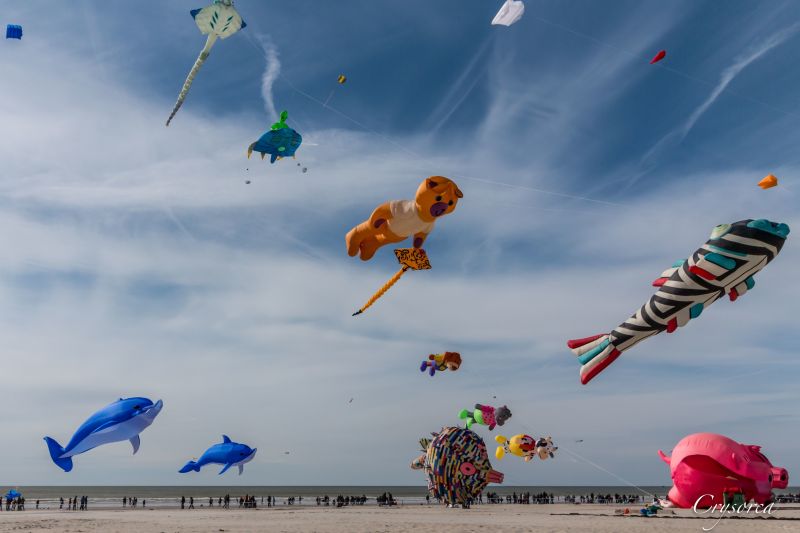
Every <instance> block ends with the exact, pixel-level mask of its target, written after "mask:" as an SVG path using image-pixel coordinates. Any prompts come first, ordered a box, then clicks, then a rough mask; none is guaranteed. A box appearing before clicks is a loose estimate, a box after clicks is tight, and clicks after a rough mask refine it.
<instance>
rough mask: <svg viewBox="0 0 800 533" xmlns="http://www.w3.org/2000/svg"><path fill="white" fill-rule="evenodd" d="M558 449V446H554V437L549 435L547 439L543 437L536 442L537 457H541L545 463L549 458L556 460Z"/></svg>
mask: <svg viewBox="0 0 800 533" xmlns="http://www.w3.org/2000/svg"><path fill="white" fill-rule="evenodd" d="M557 449H558V446H554V445H553V437H550V436H549V435H548V436H547V437H542V438H540V439H539V440H537V441H536V455H538V456H539V459H541V460H542V461H544V460H545V459H547V458H548V457H549V458H550V459H555V457H556V454H555V451H556V450H557Z"/></svg>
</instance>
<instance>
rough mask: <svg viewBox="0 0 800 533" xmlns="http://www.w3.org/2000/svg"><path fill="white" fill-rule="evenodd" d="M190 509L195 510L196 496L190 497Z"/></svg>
mask: <svg viewBox="0 0 800 533" xmlns="http://www.w3.org/2000/svg"><path fill="white" fill-rule="evenodd" d="M189 509H194V496H189Z"/></svg>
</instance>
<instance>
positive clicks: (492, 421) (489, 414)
mask: <svg viewBox="0 0 800 533" xmlns="http://www.w3.org/2000/svg"><path fill="white" fill-rule="evenodd" d="M458 418H460V419H461V420H466V424H467V429H469V428H471V427H472V424H475V423H478V424H481V425H484V426H489V431H492V430H493V429H494V428H495V427H496V426H502V425H503V424H505V423H506V420H508V419H509V418H511V411H510V410H509V408H508V407H506V406H505V405H504V406H503V407H498V408H497V409H495V408H494V407H492V406H491V405H481V404H479V403H476V404H475V409H474V410H473V411H469V410H467V409H462V410H461V412H460V413H458Z"/></svg>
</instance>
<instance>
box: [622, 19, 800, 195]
mask: <svg viewBox="0 0 800 533" xmlns="http://www.w3.org/2000/svg"><path fill="white" fill-rule="evenodd" d="M798 30H800V23H796V24H793V25H791V26H788V27H786V28H784V29H782V30H780V31H777V32H775V33H772V34H771V35H770V36H769V37H767V38H766V39H764V40H763V41H761V42H759V43H757V44H756V45H755V46H753V47H751V48H750V49H748V50H747V51H746V52H744V53H742V54H741V55H739V56H737V57H736V59H734V62H733V63H732V64H731V65H730V66H728V67H726V68H725V69H724V70H723V71H722V74H721V75H720V79H719V82H718V83H717V85H716V86H715V87H714V88H713V89H712V91H711V93H710V94H709V95H708V97H707V98H706V99H705V100H704V101H703V102H702V103H701V104H700V105H699V106H697V108H695V110H694V111H693V112H692V113H691V114H690V115H689V117H688V118H687V119H686V121H685V122H683V124H680V125H679V126H677V127H675V128H674V129H672V130H671V131H670V132H669V133H667V134H666V135H664V136H663V137H662V138H661V139H659V141H658V142H657V143H655V144H654V145H653V147H652V148H650V150H648V151H647V152H646V153H645V155H644V156H643V157H642V159H641V162H642V163H643V164H644V165H645V167H646V169H645V170H644V171H643V173H646V172H649V170H652V168H653V162H652V159H653V158H654V157H657V156H658V155H659V154H660V153H661V152H662V151H663V150H664V149H666V148H668V147H670V146H674V145H676V144H679V143H681V142H683V140H684V139H685V138H686V136H687V135H689V132H691V131H692V128H694V126H695V125H696V124H697V122H698V121H699V120H700V119H701V118H702V117H703V115H704V114H705V113H706V112H707V111H708V110H709V109H710V108H711V106H713V105H714V102H716V101H717V99H718V98H719V97H720V95H722V93H723V92H725V90H726V89H727V88H728V86H729V85H730V84H731V82H732V81H733V80H734V79H735V78H736V77H737V76H738V75H739V74H740V73H741V72H742V71H743V70H744V69H746V68H747V67H748V66H749V65H751V64H752V63H754V62H755V61H757V60H758V59H760V58H761V57H763V56H764V55H765V54H766V53H767V52H769V51H770V50H772V49H774V48H775V47H777V46H779V45H781V44H783V43H784V42H786V40H787V39H789V38H790V37H792V36H794V35H795V34H796V33H797V31H798ZM640 176H641V174H640V175H639V176H637V177H640ZM635 179H636V178H634V181H635Z"/></svg>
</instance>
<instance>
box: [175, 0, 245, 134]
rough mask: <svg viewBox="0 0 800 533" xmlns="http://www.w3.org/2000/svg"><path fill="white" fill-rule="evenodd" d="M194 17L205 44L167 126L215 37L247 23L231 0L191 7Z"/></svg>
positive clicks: (218, 0) (181, 103)
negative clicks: (196, 7) (205, 37)
mask: <svg viewBox="0 0 800 533" xmlns="http://www.w3.org/2000/svg"><path fill="white" fill-rule="evenodd" d="M190 13H191V14H192V17H193V18H194V21H195V23H196V24H197V27H198V28H200V32H201V33H202V34H203V35H208V38H207V39H206V45H205V46H204V47H203V49H202V50H201V51H200V55H199V56H198V57H197V61H195V62H194V66H193V67H192V70H191V71H189V76H187V77H186V81H185V82H183V88H182V89H181V92H180V94H179V95H178V101H177V102H175V107H174V108H173V109H172V113H171V114H170V116H169V118H168V119H167V126H169V123H170V122H171V121H172V118H173V117H174V116H175V114H176V113H177V112H178V110H179V109H180V108H181V106H182V105H183V101H184V100H185V99H186V95H187V94H188V93H189V89H190V88H191V87H192V82H193V81H194V77H195V76H197V73H198V72H199V71H200V67H202V66H203V63H205V62H206V59H207V58H208V54H209V53H211V47H212V46H214V43H215V42H217V39H227V38H228V37H230V36H231V35H233V34H234V33H236V32H237V31H239V30H241V29H242V28H244V27H245V26H247V24H245V22H244V21H243V20H242V17H241V16H240V15H239V13H238V12H237V11H236V9H234V7H233V0H214V3H213V4H212V5H210V6H208V7H204V8H202V9H193V10H192V11H190Z"/></svg>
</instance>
